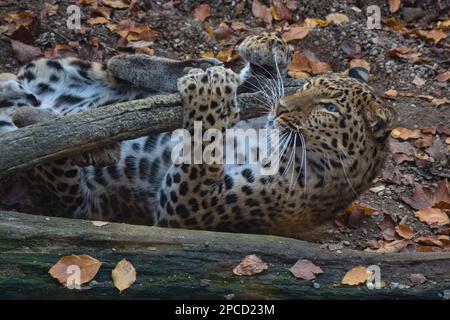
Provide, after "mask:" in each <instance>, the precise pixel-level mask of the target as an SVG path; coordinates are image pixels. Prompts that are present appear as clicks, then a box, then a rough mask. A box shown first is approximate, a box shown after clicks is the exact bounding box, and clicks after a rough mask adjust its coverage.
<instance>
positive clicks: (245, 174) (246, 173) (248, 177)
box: [242, 169, 255, 183]
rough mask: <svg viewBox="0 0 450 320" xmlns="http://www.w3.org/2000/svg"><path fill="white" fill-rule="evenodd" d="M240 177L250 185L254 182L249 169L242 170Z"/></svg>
mask: <svg viewBox="0 0 450 320" xmlns="http://www.w3.org/2000/svg"><path fill="white" fill-rule="evenodd" d="M242 176H243V177H244V178H245V179H246V180H247V181H248V182H250V183H253V182H255V177H254V176H253V172H252V170H250V169H244V170H242Z"/></svg>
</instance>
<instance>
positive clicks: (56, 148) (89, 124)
mask: <svg viewBox="0 0 450 320" xmlns="http://www.w3.org/2000/svg"><path fill="white" fill-rule="evenodd" d="M302 84H303V81H302V80H286V81H285V88H286V92H292V91H295V90H296V89H298V88H299V87H300V86H301V85H302ZM238 101H239V104H240V106H241V118H242V119H248V118H252V117H256V116H258V115H261V112H262V111H263V109H262V108H261V103H260V101H264V97H263V95H262V94H261V93H244V94H240V95H239V96H238ZM181 120H182V107H181V97H180V95H179V94H169V95H158V96H152V97H149V98H146V99H141V100H134V101H128V102H123V103H118V104H114V105H109V106H104V107H100V108H97V109H94V110H89V111H85V112H80V113H78V114H74V115H70V116H67V117H63V118H60V119H58V120H52V121H46V122H43V123H39V124H36V125H31V126H29V127H25V128H22V129H20V130H16V131H12V132H7V133H5V134H2V135H0V155H1V157H0V179H1V178H5V177H7V176H12V175H14V174H16V173H17V172H19V171H23V170H26V169H29V168H32V167H34V166H36V165H38V164H41V163H44V162H47V161H50V160H56V159H59V158H62V157H65V156H72V155H75V154H81V153H83V152H86V151H89V150H92V149H96V148H99V147H104V146H107V145H111V144H112V143H114V142H117V141H121V140H126V139H133V138H137V137H141V136H145V135H149V134H154V133H160V132H166V131H171V130H174V129H177V128H179V127H180V125H181Z"/></svg>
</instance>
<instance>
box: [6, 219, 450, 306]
mask: <svg viewBox="0 0 450 320" xmlns="http://www.w3.org/2000/svg"><path fill="white" fill-rule="evenodd" d="M70 254H89V255H91V256H93V257H95V258H97V259H98V260H100V261H101V262H103V264H102V267H101V268H100V271H99V273H98V274H97V275H96V277H95V282H91V283H90V285H89V286H90V289H86V290H81V291H78V290H69V289H66V288H64V287H63V286H61V285H60V284H59V283H58V282H57V281H56V280H54V279H52V278H51V277H50V276H49V275H48V273H47V272H48V270H49V269H50V267H51V266H52V265H53V264H54V263H56V262H57V261H58V260H59V259H60V258H61V256H63V255H70ZM248 254H256V255H258V256H259V257H261V258H262V259H263V260H264V261H265V262H267V263H268V264H269V268H268V270H266V271H265V272H264V273H262V274H260V275H254V276H236V275H234V274H233V273H232V270H233V268H234V267H235V266H236V265H237V264H238V263H239V261H240V260H241V259H242V258H243V257H244V256H246V255H248ZM123 258H125V259H127V260H129V261H130V262H131V263H132V264H133V265H134V266H135V268H136V270H137V281H136V283H135V284H134V285H132V286H131V287H130V288H129V289H127V290H126V291H124V292H123V293H122V294H121V295H119V294H118V293H117V289H115V288H114V287H113V283H112V281H111V271H112V269H113V268H114V267H115V265H116V263H117V262H119V261H120V260H121V259H123ZM300 258H301V259H308V260H310V261H312V262H314V263H315V264H316V265H318V266H320V267H321V268H322V269H323V271H324V274H322V275H319V276H318V278H317V279H316V282H317V283H319V284H320V288H314V286H313V283H312V282H311V281H306V280H298V279H295V278H294V277H293V276H292V275H291V274H290V272H289V271H288V269H289V268H290V267H291V266H292V265H293V264H294V263H295V262H296V261H297V260H298V259H300ZM358 265H363V266H369V265H378V266H379V267H380V269H381V280H382V281H384V282H385V283H386V287H385V288H383V289H374V290H369V289H367V287H366V286H365V285H359V286H346V285H341V284H340V281H341V279H342V278H343V276H344V275H345V273H346V272H347V271H348V270H349V269H351V268H353V267H355V266H358ZM411 273H422V274H423V275H425V276H426V277H427V279H428V281H427V282H426V283H424V284H422V285H420V286H417V287H411V288H408V289H399V288H397V289H391V288H390V287H389V284H390V283H391V282H397V283H400V284H407V285H409V284H410V283H409V280H408V279H407V277H408V276H409V275H410V274H411ZM0 288H1V290H0V299H22V298H37V299H43V298H47V299H51V298H58V299H72V298H79V299H93V298H98V299H104V298H112V299H115V298H117V299H136V298H150V299H200V298H210V299H214V298H216V299H224V298H225V297H226V296H227V297H234V298H236V299H381V298H383V299H401V298H418V299H439V298H440V297H441V296H442V293H443V292H444V291H445V290H447V291H448V290H449V289H450V253H420V254H419V253H416V254H411V253H397V254H376V253H368V252H359V251H353V250H343V252H342V253H340V254H339V253H335V252H334V253H333V252H330V251H328V250H324V249H320V248H319V246H318V245H317V244H312V243H308V242H304V241H299V240H294V239H288V238H281V237H274V236H262V235H246V234H227V233H215V232H204V231H189V230H176V229H161V228H154V227H146V226H133V225H126V224H116V223H110V224H108V225H105V226H102V227H96V226H94V225H93V224H92V223H91V222H89V221H83V220H70V219H64V218H53V217H52V218H46V217H42V216H33V215H26V214H21V213H10V212H9V213H7V212H0Z"/></svg>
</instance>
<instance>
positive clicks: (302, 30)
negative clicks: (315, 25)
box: [282, 26, 311, 42]
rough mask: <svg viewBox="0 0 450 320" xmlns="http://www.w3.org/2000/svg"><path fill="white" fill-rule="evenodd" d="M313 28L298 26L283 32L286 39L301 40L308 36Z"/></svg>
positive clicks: (288, 40)
mask: <svg viewBox="0 0 450 320" xmlns="http://www.w3.org/2000/svg"><path fill="white" fill-rule="evenodd" d="M310 30H311V29H310V28H306V27H300V26H296V27H293V28H291V29H290V30H289V31H287V32H285V33H283V34H282V37H283V39H284V40H285V41H287V42H290V41H293V40H301V39H303V38H304V37H306V36H307V35H308V33H309V31H310Z"/></svg>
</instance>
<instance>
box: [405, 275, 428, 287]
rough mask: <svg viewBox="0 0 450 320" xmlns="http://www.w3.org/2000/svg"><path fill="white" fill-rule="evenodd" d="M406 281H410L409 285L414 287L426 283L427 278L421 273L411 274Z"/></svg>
mask: <svg viewBox="0 0 450 320" xmlns="http://www.w3.org/2000/svg"><path fill="white" fill-rule="evenodd" d="M408 280H409V281H411V283H412V284H413V285H415V286H418V285H421V284H423V283H425V282H427V278H425V276H424V275H423V274H421V273H411V274H410V275H409V276H408Z"/></svg>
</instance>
